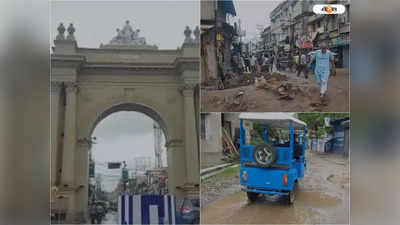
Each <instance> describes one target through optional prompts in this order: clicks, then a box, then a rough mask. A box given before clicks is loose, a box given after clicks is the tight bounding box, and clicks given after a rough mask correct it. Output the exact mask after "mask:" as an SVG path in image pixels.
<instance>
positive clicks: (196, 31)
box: [193, 26, 200, 43]
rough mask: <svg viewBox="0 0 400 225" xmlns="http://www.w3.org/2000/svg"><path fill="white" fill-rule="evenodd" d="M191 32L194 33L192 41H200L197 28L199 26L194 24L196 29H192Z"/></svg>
mask: <svg viewBox="0 0 400 225" xmlns="http://www.w3.org/2000/svg"><path fill="white" fill-rule="evenodd" d="M193 34H194V42H195V43H200V29H199V26H196V29H194V31H193Z"/></svg>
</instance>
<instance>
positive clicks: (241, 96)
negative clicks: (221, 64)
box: [224, 90, 248, 112]
mask: <svg viewBox="0 0 400 225" xmlns="http://www.w3.org/2000/svg"><path fill="white" fill-rule="evenodd" d="M224 103H225V105H226V109H227V110H228V111H231V112H240V111H246V110H247V107H248V105H247V96H246V94H245V92H244V91H243V90H239V91H238V92H237V93H236V94H235V95H233V96H226V97H225V99H224Z"/></svg>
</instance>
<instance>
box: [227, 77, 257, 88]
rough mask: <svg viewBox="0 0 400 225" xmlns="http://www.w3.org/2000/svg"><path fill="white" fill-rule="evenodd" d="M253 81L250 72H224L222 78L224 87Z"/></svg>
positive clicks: (244, 84) (247, 83) (238, 85)
mask: <svg viewBox="0 0 400 225" xmlns="http://www.w3.org/2000/svg"><path fill="white" fill-rule="evenodd" d="M253 83H254V75H252V74H241V75H237V74H226V75H225V79H224V89H228V88H235V87H240V86H248V85H251V84H253Z"/></svg>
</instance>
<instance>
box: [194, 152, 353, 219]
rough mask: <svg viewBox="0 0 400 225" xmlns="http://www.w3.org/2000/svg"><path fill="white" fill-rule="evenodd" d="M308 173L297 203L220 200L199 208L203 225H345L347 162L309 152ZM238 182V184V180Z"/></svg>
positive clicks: (239, 196)
mask: <svg viewBox="0 0 400 225" xmlns="http://www.w3.org/2000/svg"><path fill="white" fill-rule="evenodd" d="M307 160H308V163H307V166H308V169H307V171H306V174H305V176H304V178H303V180H301V181H300V183H299V185H298V188H297V191H296V200H295V203H294V204H293V205H288V204H286V203H285V202H284V199H282V198H278V197H276V196H265V197H261V198H259V199H258V200H257V201H255V202H253V203H249V202H248V200H247V196H246V193H245V192H242V191H240V190H237V191H236V192H234V193H232V194H227V195H224V196H219V197H218V198H216V199H215V200H213V201H209V202H208V203H206V204H205V205H204V206H203V207H202V208H201V223H203V224H217V223H219V224H274V223H279V224H288V223H324V224H327V223H329V224H348V222H349V182H348V178H349V175H348V160H347V159H346V158H344V157H342V156H338V155H325V154H324V155H321V154H318V153H310V152H308V156H307ZM237 181H238V182H239V180H238V179H237Z"/></svg>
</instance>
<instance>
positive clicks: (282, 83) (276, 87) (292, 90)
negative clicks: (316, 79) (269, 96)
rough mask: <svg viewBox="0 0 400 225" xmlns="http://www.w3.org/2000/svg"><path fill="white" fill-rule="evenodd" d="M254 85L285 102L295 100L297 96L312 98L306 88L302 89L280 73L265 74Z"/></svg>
mask: <svg viewBox="0 0 400 225" xmlns="http://www.w3.org/2000/svg"><path fill="white" fill-rule="evenodd" d="M254 85H255V86H256V88H260V89H264V90H266V91H272V92H274V93H275V94H277V96H278V98H279V99H283V100H293V99H294V98H295V97H296V96H297V95H301V96H304V97H309V96H310V94H309V91H308V90H307V89H306V88H305V87H301V86H300V85H299V84H298V82H295V81H292V80H289V78H288V76H287V75H286V74H283V73H278V72H274V73H272V74H269V73H266V74H263V76H261V77H259V78H256V79H255V82H254Z"/></svg>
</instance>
